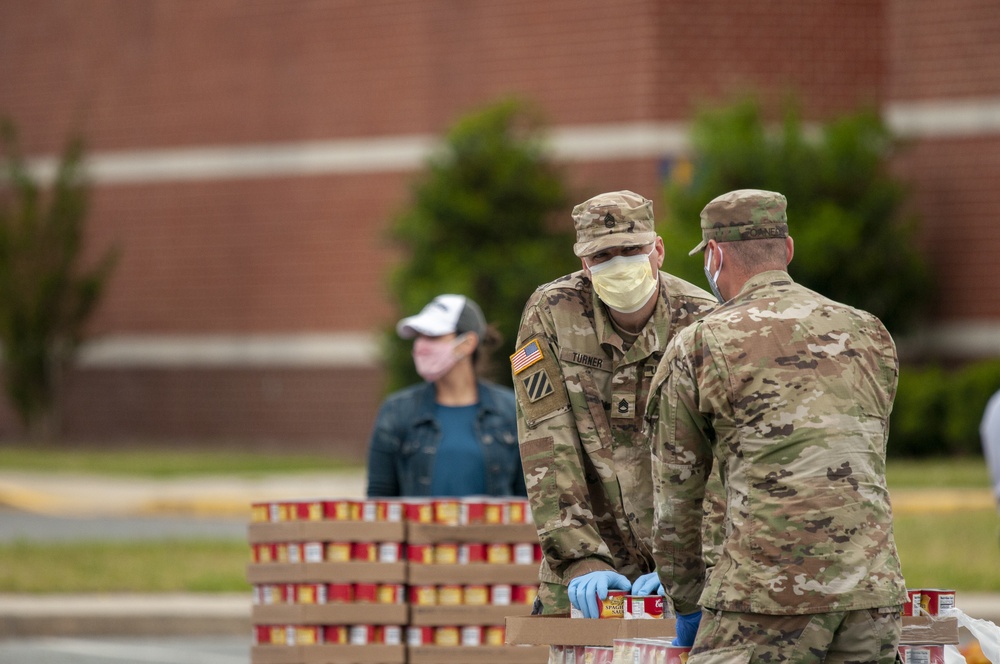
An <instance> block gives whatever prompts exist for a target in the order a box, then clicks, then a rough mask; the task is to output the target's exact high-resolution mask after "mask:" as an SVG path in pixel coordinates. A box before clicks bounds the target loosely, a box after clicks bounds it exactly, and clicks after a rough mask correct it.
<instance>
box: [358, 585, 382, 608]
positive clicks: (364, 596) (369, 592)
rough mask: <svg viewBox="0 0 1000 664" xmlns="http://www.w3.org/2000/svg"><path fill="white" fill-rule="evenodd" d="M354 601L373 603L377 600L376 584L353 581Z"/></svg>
mask: <svg viewBox="0 0 1000 664" xmlns="http://www.w3.org/2000/svg"><path fill="white" fill-rule="evenodd" d="M354 601H355V602H363V603H368V604H374V603H375V602H377V601H378V584H377V583H355V584H354Z"/></svg>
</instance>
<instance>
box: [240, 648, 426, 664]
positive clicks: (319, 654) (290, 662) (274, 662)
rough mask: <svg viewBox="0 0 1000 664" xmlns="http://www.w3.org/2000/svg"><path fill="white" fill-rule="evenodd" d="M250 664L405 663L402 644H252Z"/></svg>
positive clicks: (404, 649) (404, 652) (404, 650)
mask: <svg viewBox="0 0 1000 664" xmlns="http://www.w3.org/2000/svg"><path fill="white" fill-rule="evenodd" d="M250 662H251V664H328V663H329V662H338V664H405V662H406V646H380V645H370V646H340V645H336V646H334V645H313V646H270V645H267V646H253V647H251V648H250Z"/></svg>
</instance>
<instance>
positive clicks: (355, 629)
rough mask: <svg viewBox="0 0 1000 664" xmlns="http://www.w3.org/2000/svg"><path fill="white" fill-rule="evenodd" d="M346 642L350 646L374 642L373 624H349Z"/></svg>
mask: <svg viewBox="0 0 1000 664" xmlns="http://www.w3.org/2000/svg"><path fill="white" fill-rule="evenodd" d="M347 642H348V643H349V644H350V645H352V646H367V645H369V644H373V643H375V625H351V626H350V627H349V628H348V632H347Z"/></svg>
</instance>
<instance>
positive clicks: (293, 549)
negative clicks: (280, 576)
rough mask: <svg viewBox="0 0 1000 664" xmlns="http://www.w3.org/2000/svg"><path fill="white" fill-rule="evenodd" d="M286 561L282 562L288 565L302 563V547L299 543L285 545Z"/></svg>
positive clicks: (279, 556) (279, 553)
mask: <svg viewBox="0 0 1000 664" xmlns="http://www.w3.org/2000/svg"><path fill="white" fill-rule="evenodd" d="M281 553H282V552H281V550H279V551H278V559H279V560H281ZM284 554H285V559H284V560H282V561H281V562H288V563H301V562H302V545H301V544H299V543H298V542H288V543H287V544H285V545H284Z"/></svg>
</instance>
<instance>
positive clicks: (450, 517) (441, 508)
mask: <svg viewBox="0 0 1000 664" xmlns="http://www.w3.org/2000/svg"><path fill="white" fill-rule="evenodd" d="M432 504H433V505H434V523H439V524H441V525H444V526H457V525H458V516H459V515H458V505H459V502H458V500H457V499H439V500H435V501H433V503H432Z"/></svg>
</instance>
